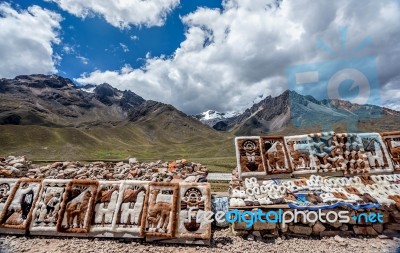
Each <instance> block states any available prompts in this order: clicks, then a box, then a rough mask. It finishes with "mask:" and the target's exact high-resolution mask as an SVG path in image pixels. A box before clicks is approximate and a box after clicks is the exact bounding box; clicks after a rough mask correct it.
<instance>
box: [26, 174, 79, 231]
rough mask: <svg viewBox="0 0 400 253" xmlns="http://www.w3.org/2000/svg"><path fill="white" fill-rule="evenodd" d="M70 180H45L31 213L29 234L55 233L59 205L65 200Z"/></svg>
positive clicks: (59, 210) (59, 209)
mask: <svg viewBox="0 0 400 253" xmlns="http://www.w3.org/2000/svg"><path fill="white" fill-rule="evenodd" d="M70 181H71V180H61V179H45V180H43V182H42V188H41V190H40V193H39V198H38V201H36V204H35V208H34V209H33V213H32V222H31V224H30V228H29V231H30V232H31V234H43V233H46V232H47V234H48V232H56V231H57V221H58V219H59V217H60V212H61V204H62V203H63V201H64V199H65V197H66V196H65V191H66V188H67V185H68V183H69V182H70Z"/></svg>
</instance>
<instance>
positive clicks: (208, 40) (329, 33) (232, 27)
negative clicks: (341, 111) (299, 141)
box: [77, 0, 400, 114]
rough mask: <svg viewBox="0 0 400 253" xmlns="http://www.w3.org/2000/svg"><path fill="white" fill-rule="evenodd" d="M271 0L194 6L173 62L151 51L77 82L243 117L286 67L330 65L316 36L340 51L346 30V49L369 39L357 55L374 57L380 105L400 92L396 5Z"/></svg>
mask: <svg viewBox="0 0 400 253" xmlns="http://www.w3.org/2000/svg"><path fill="white" fill-rule="evenodd" d="M274 2H275V1H264V0H241V1H239V0H225V1H223V9H222V10H219V9H209V8H199V9H197V10H196V11H195V12H193V13H190V14H188V15H186V16H184V17H183V18H182V21H183V23H184V24H185V25H186V26H187V30H186V34H185V36H186V39H185V40H184V41H183V42H182V43H181V44H180V46H179V48H177V49H176V51H175V52H174V54H173V55H172V56H170V57H153V56H151V55H150V54H149V53H148V54H147V55H146V59H145V64H144V66H142V67H141V68H136V69H133V68H131V67H130V66H129V67H127V66H124V67H123V68H121V70H108V71H94V72H92V73H89V74H85V75H83V76H81V78H78V79H77V81H78V82H81V83H97V84H99V83H103V82H108V83H110V84H111V85H113V86H114V87H117V88H120V89H130V90H132V91H134V92H136V93H137V94H139V95H141V96H143V97H144V98H146V99H153V100H158V101H162V102H166V103H170V104H173V105H175V106H176V107H177V108H179V109H181V110H183V111H185V112H186V113H193V114H194V113H199V112H202V111H206V110H208V109H215V110H218V111H240V110H243V109H245V108H247V107H248V106H249V104H250V105H251V101H254V99H255V98H257V97H258V96H259V95H261V94H262V95H264V97H265V96H267V95H273V96H274V95H278V94H280V93H282V92H283V91H284V90H286V89H287V87H288V86H287V78H286V76H285V70H286V68H287V67H288V66H290V65H292V64H308V63H314V62H320V61H330V60H332V56H330V55H329V54H326V53H325V52H323V51H322V50H320V49H318V48H317V47H316V45H315V41H316V39H317V38H318V37H320V38H321V39H323V40H324V41H327V42H328V44H329V45H330V46H331V47H332V48H333V49H335V50H337V49H340V35H339V32H338V29H339V27H341V26H348V46H349V47H354V46H355V45H357V44H358V43H359V42H360V41H362V39H363V38H365V37H366V36H371V37H372V39H373V44H372V45H371V46H370V47H368V48H366V50H365V51H364V52H362V54H360V55H357V57H358V56H365V55H372V56H376V57H377V59H378V61H377V62H378V70H377V72H378V74H379V79H380V82H381V86H382V91H383V94H382V96H383V101H385V96H386V95H387V94H390V93H393V92H397V94H400V82H399V80H400V79H399V78H398V77H399V75H400V73H399V72H398V64H397V63H398V62H399V60H400V53H399V49H400V45H399V43H398V42H399V41H400V28H399V26H398V20H400V11H399V6H398V4H397V2H395V1H384V2H380V1H371V2H368V4H365V3H364V2H362V1H360V2H359V1H354V2H347V1H345V0H342V1H316V2H313V3H312V4H310V3H309V2H308V1H305V0H304V1H283V2H280V3H279V7H276V6H275V4H274ZM371 17H373V18H371ZM348 55H349V54H348V53H347V54H344V56H345V57H347V56H348ZM396 77H397V79H396ZM390 82H392V83H393V84H392V85H391V86H390V88H389V86H388V84H389V83H390ZM387 90H388V92H386V91H387ZM324 92H325V93H326V91H324Z"/></svg>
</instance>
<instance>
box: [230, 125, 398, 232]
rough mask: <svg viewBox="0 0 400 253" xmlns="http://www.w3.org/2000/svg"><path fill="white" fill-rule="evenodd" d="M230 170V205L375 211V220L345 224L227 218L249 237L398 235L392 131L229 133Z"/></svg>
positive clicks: (395, 149) (352, 212) (394, 137)
mask: <svg viewBox="0 0 400 253" xmlns="http://www.w3.org/2000/svg"><path fill="white" fill-rule="evenodd" d="M235 144H236V152H237V164H238V166H237V170H234V172H233V176H232V181H231V182H230V190H229V192H230V200H229V201H230V202H229V206H230V209H239V210H253V211H254V210H258V209H261V210H263V211H265V212H268V211H271V210H276V211H277V210H278V209H279V208H283V209H284V210H290V209H300V210H303V211H305V212H310V211H313V210H314V211H315V210H322V212H323V213H325V214H326V213H328V212H330V211H332V212H336V213H337V212H339V211H343V210H348V211H350V215H351V216H359V215H360V214H370V213H371V212H374V213H378V212H379V213H381V214H382V215H383V217H384V218H383V222H381V223H370V222H366V221H365V220H350V222H349V223H348V224H342V223H339V222H335V223H330V222H326V223H321V222H319V221H317V222H308V223H307V222H304V221H299V222H291V223H290V224H288V226H286V227H285V226H282V225H281V224H278V223H268V222H266V223H262V222H256V223H255V224H254V225H252V226H251V227H250V228H246V227H245V225H246V224H245V223H237V222H236V223H234V224H233V226H232V228H233V230H234V232H235V233H241V234H250V233H253V235H255V236H278V235H279V234H282V233H285V234H286V233H289V234H298V235H311V234H314V235H321V236H325V235H327V236H328V235H337V234H340V235H350V234H364V235H365V234H367V235H377V234H381V233H384V234H396V233H397V235H399V233H400V174H398V173H399V172H400V132H386V133H380V134H378V133H357V134H356V133H334V132H329V133H316V134H308V135H298V136H285V137H283V136H279V137H270V136H261V137H260V136H251V137H237V138H236V140H235Z"/></svg>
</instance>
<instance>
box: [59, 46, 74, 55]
mask: <svg viewBox="0 0 400 253" xmlns="http://www.w3.org/2000/svg"><path fill="white" fill-rule="evenodd" d="M62 51H63V52H64V53H66V54H74V53H75V47H74V46H70V45H67V44H65V45H64V46H63V49H62Z"/></svg>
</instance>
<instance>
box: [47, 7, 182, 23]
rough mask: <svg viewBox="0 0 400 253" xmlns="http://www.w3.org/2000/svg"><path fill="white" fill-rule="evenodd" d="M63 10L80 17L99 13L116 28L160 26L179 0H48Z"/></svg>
mask: <svg viewBox="0 0 400 253" xmlns="http://www.w3.org/2000/svg"><path fill="white" fill-rule="evenodd" d="M50 1H52V2H55V3H57V4H58V5H59V6H60V7H61V8H62V9H63V10H65V11H68V12H69V13H71V14H73V15H75V16H77V17H80V18H86V17H87V16H89V15H101V16H103V17H104V19H105V20H106V21H107V22H108V23H110V24H111V25H113V26H115V27H118V28H128V27H129V26H131V25H135V26H141V25H145V26H148V27H150V26H161V25H163V24H164V22H165V19H166V16H167V15H168V14H169V13H170V12H171V11H172V10H173V9H174V8H175V7H177V6H178V4H179V0H146V1H143V0H118V1H110V0H86V1H82V0H50Z"/></svg>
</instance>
